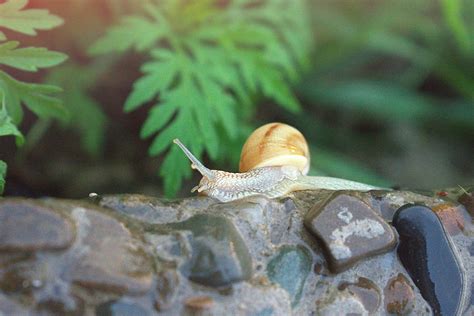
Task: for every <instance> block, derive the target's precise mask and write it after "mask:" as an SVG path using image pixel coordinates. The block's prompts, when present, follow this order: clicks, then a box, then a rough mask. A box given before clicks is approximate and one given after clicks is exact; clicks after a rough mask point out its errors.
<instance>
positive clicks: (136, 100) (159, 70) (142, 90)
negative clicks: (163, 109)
mask: <svg viewBox="0 0 474 316" xmlns="http://www.w3.org/2000/svg"><path fill="white" fill-rule="evenodd" d="M142 71H143V72H144V73H145V75H144V76H143V77H141V78H140V79H138V80H137V81H136V82H135V83H134V84H133V90H132V93H130V95H129V96H128V97H127V100H126V101H125V111H126V112H130V111H133V110H135V109H136V108H138V107H139V106H140V105H142V104H144V103H145V102H148V101H150V100H152V99H153V98H154V97H156V95H157V94H158V93H160V92H164V91H165V90H166V89H167V88H168V87H169V85H170V84H171V82H172V81H173V79H174V78H175V77H176V76H177V68H176V64H175V63H174V61H173V60H171V61H168V62H167V61H163V62H161V61H154V62H148V63H145V64H144V65H143V67H142Z"/></svg>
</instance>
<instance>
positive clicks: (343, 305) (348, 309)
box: [316, 290, 369, 316]
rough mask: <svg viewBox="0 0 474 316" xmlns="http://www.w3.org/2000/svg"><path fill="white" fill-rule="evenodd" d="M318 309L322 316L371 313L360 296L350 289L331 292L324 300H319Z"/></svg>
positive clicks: (365, 315) (365, 314)
mask: <svg viewBox="0 0 474 316" xmlns="http://www.w3.org/2000/svg"><path fill="white" fill-rule="evenodd" d="M316 309H317V311H318V315H321V316H334V315H362V316H368V315H369V312H368V311H367V310H366V309H365V307H364V304H363V303H362V302H361V301H360V298H359V297H358V296H357V295H354V294H353V293H351V292H349V291H348V290H344V291H337V292H336V293H330V294H329V295H328V296H326V298H324V299H323V300H317V301H316Z"/></svg>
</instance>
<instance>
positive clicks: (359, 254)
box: [304, 193, 396, 272]
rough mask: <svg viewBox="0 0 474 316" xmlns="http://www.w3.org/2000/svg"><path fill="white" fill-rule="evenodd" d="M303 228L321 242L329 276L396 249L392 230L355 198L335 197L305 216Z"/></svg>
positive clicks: (339, 194) (336, 195)
mask: <svg viewBox="0 0 474 316" xmlns="http://www.w3.org/2000/svg"><path fill="white" fill-rule="evenodd" d="M304 224H305V226H306V228H307V229H308V230H309V231H310V232H311V233H312V234H314V235H315V236H316V237H317V238H318V240H320V241H321V242H322V245H323V247H324V250H325V255H326V260H327V261H328V263H329V269H330V270H331V271H332V272H341V271H343V270H345V269H347V268H349V267H351V266H353V265H354V264H355V263H357V262H358V261H359V260H361V259H364V258H367V257H370V256H373V255H376V254H380V253H384V252H387V251H389V250H390V249H392V248H393V247H394V246H395V243H396V237H395V234H394V232H393V231H392V228H391V227H390V226H389V225H388V224H387V223H385V221H384V220H383V219H382V218H381V217H380V216H378V215H377V214H376V213H375V212H374V211H373V210H372V209H371V208H370V207H369V206H368V205H367V204H365V203H364V202H362V201H361V200H359V199H358V198H356V197H354V196H352V195H350V194H346V193H336V194H335V195H333V196H332V197H331V198H330V199H328V200H327V201H324V202H322V203H318V204H316V205H315V206H314V207H313V208H312V209H311V210H310V211H309V212H308V214H306V216H305V219H304Z"/></svg>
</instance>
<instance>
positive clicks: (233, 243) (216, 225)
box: [168, 214, 252, 287]
mask: <svg viewBox="0 0 474 316" xmlns="http://www.w3.org/2000/svg"><path fill="white" fill-rule="evenodd" d="M168 227H170V228H172V229H175V230H189V231H191V232H192V234H193V235H192V238H191V241H190V243H191V247H192V256H191V258H190V259H189V260H188V262H187V263H185V264H184V265H183V267H182V269H181V271H182V272H183V274H184V275H186V276H187V277H188V278H189V279H190V280H191V281H194V282H196V283H200V284H203V285H208V286H214V287H219V286H227V285H231V284H232V283H235V282H239V281H243V280H247V279H249V278H250V277H251V276H252V259H251V257H250V254H249V251H248V249H247V246H246V245H245V242H244V241H243V240H242V237H241V235H240V234H239V232H238V231H237V230H236V229H235V227H234V225H233V224H232V222H231V221H230V220H229V219H227V218H225V217H222V216H216V215H208V214H199V215H195V216H193V217H191V218H190V219H188V220H186V221H183V222H178V223H171V224H169V225H168Z"/></svg>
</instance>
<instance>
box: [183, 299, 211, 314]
mask: <svg viewBox="0 0 474 316" xmlns="http://www.w3.org/2000/svg"><path fill="white" fill-rule="evenodd" d="M213 304H214V300H213V299H212V297H210V296H193V297H190V298H188V299H186V300H185V301H184V305H185V306H186V307H187V308H190V309H192V310H195V311H199V310H203V309H209V308H211V307H212V305H213Z"/></svg>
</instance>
